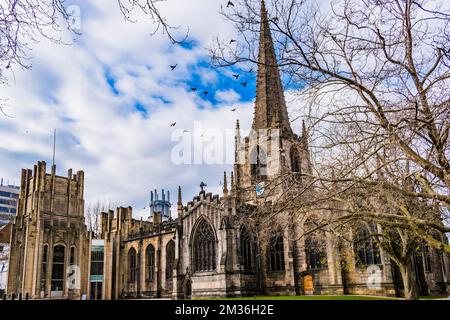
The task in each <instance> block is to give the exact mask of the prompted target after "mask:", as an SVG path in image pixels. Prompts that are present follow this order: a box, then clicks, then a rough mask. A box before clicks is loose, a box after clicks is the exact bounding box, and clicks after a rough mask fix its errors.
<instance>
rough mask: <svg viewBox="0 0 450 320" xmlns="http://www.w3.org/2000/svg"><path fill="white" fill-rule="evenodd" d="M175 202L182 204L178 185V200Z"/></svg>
mask: <svg viewBox="0 0 450 320" xmlns="http://www.w3.org/2000/svg"><path fill="white" fill-rule="evenodd" d="M177 204H178V205H180V204H181V205H182V204H183V202H182V200H181V186H178V202H177Z"/></svg>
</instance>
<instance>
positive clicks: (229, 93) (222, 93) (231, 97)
mask: <svg viewBox="0 0 450 320" xmlns="http://www.w3.org/2000/svg"><path fill="white" fill-rule="evenodd" d="M215 97H216V100H217V101H219V102H225V103H234V102H236V101H239V100H240V99H241V96H240V95H239V93H237V92H236V91H234V90H233V89H229V90H218V91H216V96H215Z"/></svg>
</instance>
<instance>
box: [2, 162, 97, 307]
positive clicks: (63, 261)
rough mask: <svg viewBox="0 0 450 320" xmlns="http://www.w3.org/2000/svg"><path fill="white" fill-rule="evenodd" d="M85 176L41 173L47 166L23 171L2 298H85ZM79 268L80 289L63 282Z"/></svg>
mask: <svg viewBox="0 0 450 320" xmlns="http://www.w3.org/2000/svg"><path fill="white" fill-rule="evenodd" d="M83 192H84V173H83V171H79V172H77V173H76V174H72V170H69V171H68V173H67V177H61V176H57V175H56V166H52V169H51V173H50V174H48V173H46V163H45V162H38V163H37V164H36V165H35V166H34V169H33V170H30V169H28V170H25V169H24V170H22V178H21V184H20V196H19V203H18V207H17V208H18V210H17V216H16V218H15V222H14V224H13V227H12V235H11V252H10V262H9V275H8V287H7V293H8V295H9V296H12V295H14V296H15V297H16V298H19V297H22V298H24V299H25V298H26V297H28V298H79V297H80V295H81V292H86V287H85V286H86V284H87V275H88V269H87V268H88V257H89V255H88V250H89V238H88V232H87V229H86V226H85V222H84V200H83ZM70 265H77V266H79V268H80V269H79V274H80V276H81V279H80V280H81V287H79V288H76V289H71V288H70V286H69V284H68V283H67V281H66V271H67V268H68V267H69V266H70Z"/></svg>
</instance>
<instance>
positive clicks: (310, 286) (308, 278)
mask: <svg viewBox="0 0 450 320" xmlns="http://www.w3.org/2000/svg"><path fill="white" fill-rule="evenodd" d="M303 292H304V294H305V295H312V294H314V278H313V276H312V275H311V274H309V273H308V274H305V275H303Z"/></svg>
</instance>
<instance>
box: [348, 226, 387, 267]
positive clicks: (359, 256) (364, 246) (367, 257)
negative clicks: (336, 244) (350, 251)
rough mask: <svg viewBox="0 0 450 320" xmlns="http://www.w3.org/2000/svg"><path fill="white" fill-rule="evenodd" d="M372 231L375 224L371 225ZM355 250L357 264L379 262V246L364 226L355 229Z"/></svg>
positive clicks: (374, 228) (374, 229)
mask: <svg viewBox="0 0 450 320" xmlns="http://www.w3.org/2000/svg"><path fill="white" fill-rule="evenodd" d="M371 229H372V231H376V226H375V225H373V226H371ZM354 243H355V251H356V264H357V265H358V266H361V265H363V266H368V265H372V264H381V255H380V248H379V247H378V246H377V244H376V243H375V242H374V241H373V239H372V237H371V235H370V232H369V230H368V229H367V227H366V226H360V227H359V228H358V229H357V230H356V235H355V238H354Z"/></svg>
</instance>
